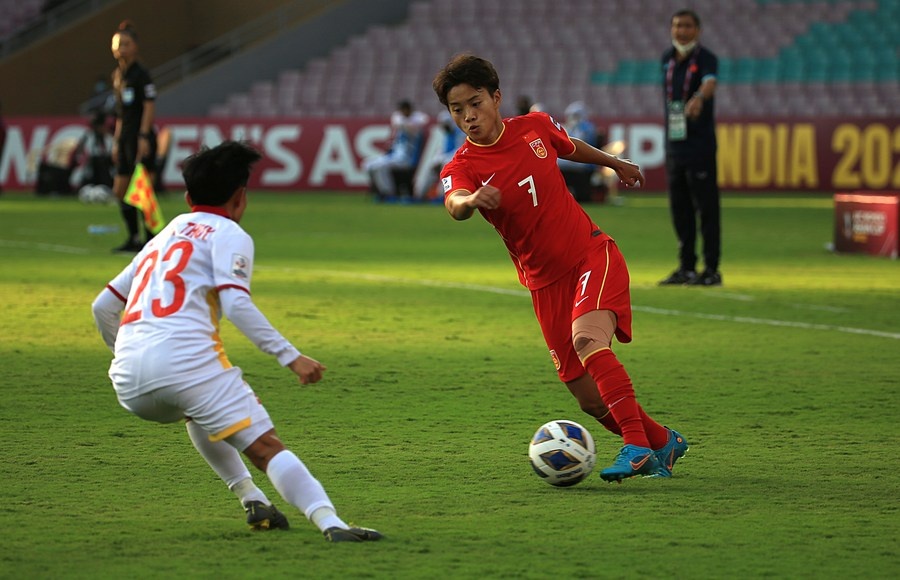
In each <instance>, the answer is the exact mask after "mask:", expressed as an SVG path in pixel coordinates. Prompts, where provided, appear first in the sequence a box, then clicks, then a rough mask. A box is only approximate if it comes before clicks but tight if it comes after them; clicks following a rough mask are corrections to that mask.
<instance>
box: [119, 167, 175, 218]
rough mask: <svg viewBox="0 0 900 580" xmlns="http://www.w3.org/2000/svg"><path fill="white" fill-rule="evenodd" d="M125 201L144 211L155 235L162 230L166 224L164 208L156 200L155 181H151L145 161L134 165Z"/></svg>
mask: <svg viewBox="0 0 900 580" xmlns="http://www.w3.org/2000/svg"><path fill="white" fill-rule="evenodd" d="M125 203H127V204H128V205H133V206H134V207H136V208H138V209H139V210H141V211H142V212H143V213H144V224H145V225H146V226H147V230H149V231H150V232H151V233H152V234H153V235H156V234H158V233H159V232H160V231H162V229H163V227H164V226H165V225H166V222H165V220H164V219H163V215H162V209H160V207H159V202H158V201H156V194H155V193H154V192H153V183H152V182H151V181H150V175H149V174H148V173H147V169H146V168H145V167H144V164H143V163H138V164H137V165H135V167H134V173H133V174H132V175H131V182H130V183H129V184H128V189H127V190H126V191H125Z"/></svg>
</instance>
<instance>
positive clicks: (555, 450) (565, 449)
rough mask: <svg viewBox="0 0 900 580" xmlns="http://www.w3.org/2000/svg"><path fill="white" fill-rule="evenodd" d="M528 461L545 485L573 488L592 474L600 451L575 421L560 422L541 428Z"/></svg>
mask: <svg viewBox="0 0 900 580" xmlns="http://www.w3.org/2000/svg"><path fill="white" fill-rule="evenodd" d="M528 457H529V458H530V459H531V467H532V468H534V472H535V473H537V474H538V476H540V477H541V478H543V480H544V481H546V482H547V483H549V484H550V485H553V486H556V487H569V486H570V485H575V484H576V483H578V482H579V481H581V480H583V479H585V478H586V477H587V476H589V475H590V474H591V472H592V471H593V470H594V464H595V463H596V462H597V450H596V448H595V447H594V438H593V437H591V434H590V433H589V432H588V430H587V429H585V428H584V427H582V426H581V425H579V424H578V423H576V422H575V421H567V420H558V421H550V422H549V423H544V424H543V425H541V428H540V429H538V430H537V433H535V434H534V437H532V438H531V443H530V444H529V445H528Z"/></svg>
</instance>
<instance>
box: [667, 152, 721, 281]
mask: <svg viewBox="0 0 900 580" xmlns="http://www.w3.org/2000/svg"><path fill="white" fill-rule="evenodd" d="M666 170H667V171H668V182H669V209H670V211H671V214H672V225H673V226H674V227H675V235H676V236H677V237H678V262H679V266H680V268H681V269H683V270H696V269H697V220H698V218H699V221H700V235H701V236H702V237H703V263H704V266H705V269H706V270H709V271H710V272H716V271H718V269H719V258H720V257H721V254H722V223H721V221H722V218H721V209H720V204H719V184H718V182H717V172H716V157H715V155H712V156H709V157H706V158H701V159H691V160H681V159H673V158H672V157H669V158H668V159H667V160H666Z"/></svg>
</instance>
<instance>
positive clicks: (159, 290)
mask: <svg viewBox="0 0 900 580" xmlns="http://www.w3.org/2000/svg"><path fill="white" fill-rule="evenodd" d="M252 272H253V240H252V238H251V237H250V236H249V235H248V234H247V233H246V232H245V231H244V230H243V229H242V228H241V227H240V226H239V225H238V224H237V223H236V222H234V221H233V220H231V219H230V218H228V217H226V216H225V214H224V212H222V211H220V210H219V208H212V207H203V208H194V211H193V212H192V213H187V214H182V215H180V216H178V217H176V218H175V219H173V220H172V221H171V222H170V223H169V224H168V225H167V226H166V227H165V228H164V229H163V230H162V231H161V232H160V233H159V234H158V235H156V236H155V237H154V238H153V239H152V240H151V241H150V242H149V243H148V244H147V245H146V246H145V247H144V248H143V249H142V250H141V251H140V252H139V253H138V254H137V256H135V258H134V260H132V262H131V264H129V266H128V267H127V268H125V269H124V270H123V271H122V272H121V273H120V274H119V275H118V276H116V277H115V278H114V279H113V280H112V281H111V282H110V283H109V285H108V286H107V288H108V289H109V290H110V291H111V292H112V293H113V294H115V295H116V296H117V297H118V298H119V299H120V300H122V301H123V302H125V310H124V313H123V315H122V318H121V322H120V325H119V328H118V331H117V333H115V349H114V353H115V358H114V359H113V361H112V365H111V366H110V369H109V376H110V378H111V379H112V382H113V385H114V387H115V389H116V392H117V394H118V396H119V398H120V399H128V398H131V397H134V396H137V395H140V394H143V393H147V392H150V391H153V390H155V389H158V388H160V387H163V386H170V385H182V386H185V387H190V386H191V385H195V384H199V383H202V382H204V381H207V380H209V379H210V378H211V377H213V376H216V375H218V374H221V373H222V372H223V371H224V370H225V369H228V368H231V366H232V365H231V363H230V362H229V360H228V357H227V356H226V355H225V350H224V347H223V345H222V341H221V339H220V337H219V322H220V320H221V318H222V313H223V308H222V297H221V296H220V293H224V295H225V297H227V298H228V299H229V300H228V304H229V307H230V308H231V309H232V310H233V311H234V312H235V313H237V314H240V317H238V316H236V315H231V314H229V317H230V318H231V319H232V321H234V322H235V324H236V326H238V328H239V329H240V330H241V331H242V332H244V334H245V335H247V336H248V338H250V339H251V340H252V341H253V342H254V343H255V344H256V345H257V346H258V347H259V348H260V349H262V350H263V351H264V352H267V353H269V354H273V355H275V356H277V357H278V360H279V362H280V363H281V364H282V365H286V364H288V363H289V362H291V361H292V360H294V359H295V358H296V357H297V356H299V355H300V353H299V351H297V349H296V348H294V347H293V346H292V345H291V344H290V343H289V342H288V341H287V340H286V339H285V338H284V337H282V336H281V335H280V334H278V332H277V331H276V330H275V329H274V328H272V326H271V324H269V323H268V321H267V320H266V319H265V317H263V316H262V314H261V313H259V311H258V310H257V309H256V307H255V306H253V304H252V302H251V301H250V299H249V295H250V278H251V275H252ZM232 293H234V294H232ZM235 299H237V300H239V301H240V302H237V303H239V304H240V305H241V306H240V309H238V308H237V307H231V304H233V303H236V302H234V300H235ZM236 318H239V320H236ZM101 330H102V329H101ZM235 370H238V369H235Z"/></svg>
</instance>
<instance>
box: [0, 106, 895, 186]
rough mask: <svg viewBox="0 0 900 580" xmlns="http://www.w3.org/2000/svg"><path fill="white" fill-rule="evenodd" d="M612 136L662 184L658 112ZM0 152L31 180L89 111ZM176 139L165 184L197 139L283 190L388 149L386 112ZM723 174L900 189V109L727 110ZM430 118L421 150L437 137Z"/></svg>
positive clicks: (204, 131) (731, 178)
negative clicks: (242, 144)
mask: <svg viewBox="0 0 900 580" xmlns="http://www.w3.org/2000/svg"><path fill="white" fill-rule="evenodd" d="M597 123H598V125H600V126H602V127H604V129H605V130H606V133H607V135H608V137H609V139H610V140H623V141H625V142H626V143H627V145H628V147H627V149H626V151H625V153H624V154H623V155H624V156H626V157H628V158H630V159H632V160H633V161H635V162H636V163H638V164H639V165H640V166H641V168H642V169H643V170H644V174H645V176H646V178H647V183H646V186H645V187H644V189H645V190H648V191H664V190H665V189H666V176H665V131H664V127H663V125H662V123H661V122H660V120H659V119H622V120H617V121H616V122H609V120H608V119H606V120H605V119H597ZM7 124H8V135H7V142H6V147H5V149H4V151H3V156H2V158H0V183H2V185H3V187H4V188H6V189H32V188H33V187H34V182H35V173H36V163H35V159H37V157H39V156H40V154H41V153H42V152H43V151H46V150H48V149H49V148H51V147H52V145H53V144H55V143H59V142H60V141H64V140H67V139H68V140H73V139H76V140H77V139H78V138H79V137H81V135H82V134H83V133H84V131H85V130H86V128H87V121H86V120H84V119H81V118H78V117H33V118H15V117H14V118H10V119H7ZM158 125H159V127H161V128H163V129H165V130H167V131H168V132H169V137H170V139H169V142H170V146H169V149H168V155H167V157H166V160H165V165H164V166H163V167H162V168H161V171H162V174H161V176H162V181H163V184H164V185H165V186H167V187H169V188H172V189H177V188H180V187H182V185H183V183H182V180H181V173H180V164H181V162H182V161H183V160H184V158H185V157H187V156H188V155H189V154H191V153H193V152H194V151H196V150H197V148H198V147H199V146H200V145H215V144H217V143H219V142H221V141H222V140H223V139H246V140H249V141H251V142H253V143H255V144H256V145H257V146H258V147H259V148H260V149H261V150H262V151H263V153H264V154H265V161H264V162H262V163H261V164H260V167H259V171H257V172H255V174H254V177H253V181H252V182H251V184H250V185H251V187H254V188H260V189H277V190H348V191H354V190H355V191H361V190H364V189H366V188H367V186H368V183H367V177H366V175H365V172H364V171H363V170H362V162H363V160H364V159H365V158H367V157H369V156H373V155H378V154H380V153H381V152H383V151H384V150H385V148H386V147H387V144H388V139H389V137H390V127H389V125H388V122H387V119H380V118H379V119H371V118H369V119H361V118H353V119H347V118H334V119H327V118H326V119H323V118H309V119H306V118H299V119H271V118H266V119H241V120H232V119H210V118H202V117H196V118H165V119H160V120H159V123H158ZM717 134H718V140H719V156H718V163H719V184H720V185H721V187H722V189H723V190H725V191H765V192H771V191H786V192H790V191H848V190H850V191H852V190H856V189H865V190H871V191H889V190H894V191H896V190H900V120H898V119H894V118H872V119H854V120H852V121H845V120H840V119H812V120H807V119H781V120H766V121H758V120H749V119H747V120H743V119H727V120H721V121H720V122H719V124H718V126H717ZM441 139H442V136H441V132H440V130H439V129H437V128H435V127H432V134H431V136H430V138H429V139H428V141H427V144H426V151H425V153H424V156H425V157H426V158H427V156H428V154H429V152H430V151H437V150H439V149H440V146H441Z"/></svg>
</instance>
